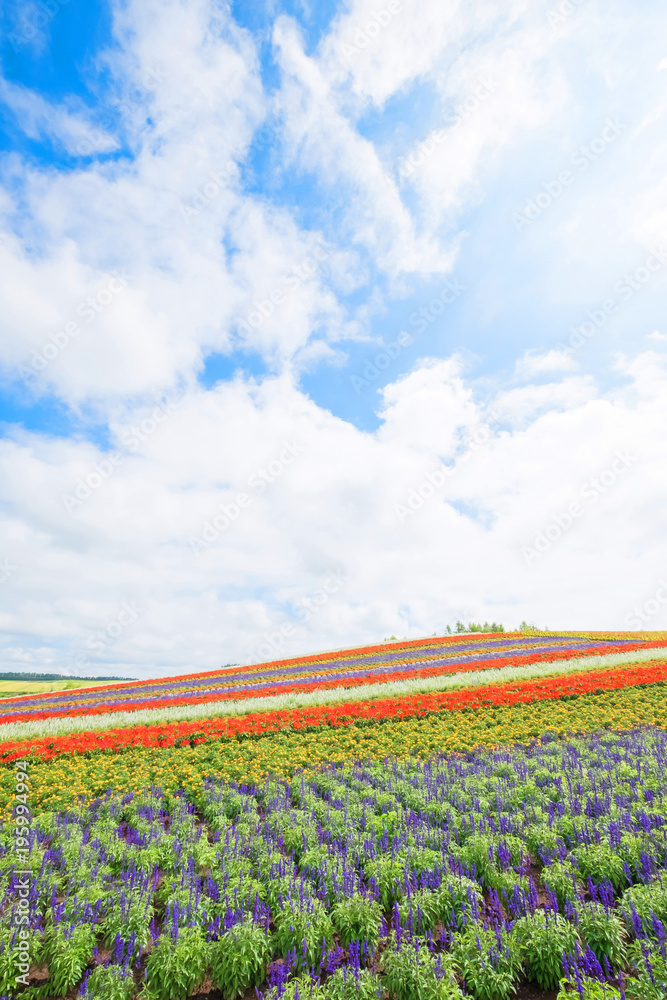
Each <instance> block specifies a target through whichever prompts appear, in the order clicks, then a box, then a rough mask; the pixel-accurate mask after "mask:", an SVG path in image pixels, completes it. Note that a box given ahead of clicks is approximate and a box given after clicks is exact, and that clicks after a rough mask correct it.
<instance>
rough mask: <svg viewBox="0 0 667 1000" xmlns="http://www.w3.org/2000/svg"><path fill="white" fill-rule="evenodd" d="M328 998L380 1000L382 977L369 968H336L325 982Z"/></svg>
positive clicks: (331, 999) (325, 994) (325, 992)
mask: <svg viewBox="0 0 667 1000" xmlns="http://www.w3.org/2000/svg"><path fill="white" fill-rule="evenodd" d="M324 996H325V997H326V1000H378V997H379V996H381V992H380V977H379V976H378V975H377V974H376V973H375V972H371V971H370V970H369V969H361V970H359V972H358V973H357V972H355V970H353V969H348V968H342V969H336V971H335V972H334V974H333V976H331V978H330V979H328V980H327V982H326V983H325V984H324Z"/></svg>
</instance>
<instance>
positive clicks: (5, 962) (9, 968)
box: [0, 927, 42, 997]
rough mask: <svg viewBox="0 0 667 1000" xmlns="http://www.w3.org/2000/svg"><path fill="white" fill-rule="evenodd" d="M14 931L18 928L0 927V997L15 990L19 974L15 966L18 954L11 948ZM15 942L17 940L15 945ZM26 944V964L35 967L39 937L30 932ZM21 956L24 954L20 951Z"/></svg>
mask: <svg viewBox="0 0 667 1000" xmlns="http://www.w3.org/2000/svg"><path fill="white" fill-rule="evenodd" d="M15 931H18V928H13V927H0V997H4V996H5V995H7V996H9V995H10V994H11V993H13V992H14V991H15V989H16V976H17V975H19V972H18V968H17V964H16V963H17V954H18V953H17V951H16V949H15V948H12V940H13V939H14V935H15ZM17 941H18V938H17V939H16V941H15V944H16V942H17ZM27 943H28V951H27V960H28V964H29V965H35V964H36V963H37V962H38V961H39V955H40V952H41V949H42V941H41V937H40V935H39V934H36V933H35V931H33V930H31V931H30V936H29V937H28V938H27ZM21 954H22V955H25V954H26V952H25V951H24V950H23V949H22V950H21ZM21 974H22V973H21Z"/></svg>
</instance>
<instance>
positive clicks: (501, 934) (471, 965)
mask: <svg viewBox="0 0 667 1000" xmlns="http://www.w3.org/2000/svg"><path fill="white" fill-rule="evenodd" d="M452 955H453V959H454V967H455V968H456V969H457V970H458V972H459V973H460V974H461V975H462V976H463V978H464V980H465V984H466V989H467V990H468V992H469V993H471V994H472V995H473V997H475V1000H507V998H508V997H510V996H511V995H512V993H514V992H515V989H516V983H517V980H518V977H519V972H520V971H521V955H520V952H519V948H518V946H517V942H516V940H515V939H514V937H513V936H512V935H508V934H507V932H506V931H500V930H498V931H497V932H494V931H492V930H483V929H482V928H481V927H480V926H479V925H478V924H471V925H470V926H468V927H466V929H465V930H464V931H463V932H462V933H459V934H455V935H454V941H453V942H452Z"/></svg>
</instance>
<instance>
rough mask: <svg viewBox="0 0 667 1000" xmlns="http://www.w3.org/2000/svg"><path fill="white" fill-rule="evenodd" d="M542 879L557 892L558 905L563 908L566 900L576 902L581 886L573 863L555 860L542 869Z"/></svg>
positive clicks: (549, 887)
mask: <svg viewBox="0 0 667 1000" xmlns="http://www.w3.org/2000/svg"><path fill="white" fill-rule="evenodd" d="M542 880H543V882H544V884H545V886H546V887H547V889H551V891H552V892H555V893H556V899H557V900H558V906H559V907H560V909H561V910H564V909H565V903H566V902H570V903H574V902H575V900H576V899H577V894H578V892H579V888H580V886H579V883H578V882H577V878H576V871H575V869H574V868H572V866H571V865H565V864H562V863H561V862H560V861H554V862H553V864H550V865H547V866H546V868H544V870H543V871H542Z"/></svg>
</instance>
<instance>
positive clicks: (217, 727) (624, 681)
mask: <svg viewBox="0 0 667 1000" xmlns="http://www.w3.org/2000/svg"><path fill="white" fill-rule="evenodd" d="M665 680H667V660H664V661H662V662H658V663H651V664H648V665H635V666H629V667H625V668H621V669H618V668H612V669H611V670H597V671H589V672H586V673H583V674H582V673H572V674H568V675H565V676H559V677H545V678H540V679H537V680H529V681H515V682H511V683H508V684H493V685H488V686H486V687H482V686H478V687H475V688H471V689H459V690H455V691H445V692H438V693H433V694H419V695H412V696H407V697H403V698H384V699H383V698H378V699H375V700H373V701H362V700H359V701H347V702H343V703H338V704H334V705H319V706H314V707H309V708H303V709H293V710H291V711H290V710H288V711H282V712H280V711H278V712H263V713H256V714H248V715H232V716H224V717H222V718H217V719H204V720H201V721H197V722H180V723H176V724H172V725H163V726H134V727H131V726H128V727H125V728H123V729H115V730H114V729H110V730H107V731H105V732H101V733H100V732H98V733H93V732H91V733H73V734H69V735H67V736H59V737H55V738H49V737H45V738H42V739H34V740H29V741H26V740H20V741H16V742H6V743H2V744H0V760H2V761H4V762H11V761H12V760H18V759H20V758H21V757H34V758H37V759H40V760H53V759H54V758H56V757H60V756H63V755H67V754H75V755H78V754H90V753H91V752H92V753H95V752H97V753H99V752H102V751H109V750H111V751H115V752H118V751H121V750H123V749H124V748H126V747H136V746H143V747H172V746H180V745H182V744H183V743H189V744H190V745H191V746H194V745H195V744H197V743H203V742H207V741H209V740H219V739H235V738H247V737H249V738H257V737H261V736H264V735H266V734H269V733H273V732H278V731H281V730H284V729H290V730H298V729H310V728H313V727H320V726H327V727H333V728H336V727H339V726H348V725H351V724H352V723H354V722H357V721H359V720H361V719H363V720H376V721H381V720H384V719H387V718H395V719H402V718H408V717H410V716H421V715H427V714H429V713H432V712H440V711H450V712H457V711H462V710H464V709H478V708H482V707H484V706H511V705H517V704H521V703H529V702H533V701H548V700H554V699H562V698H569V697H575V696H578V695H583V694H591V693H601V692H604V691H611V690H618V689H621V688H626V687H634V686H636V685H642V684H662V683H664V682H665Z"/></svg>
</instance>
